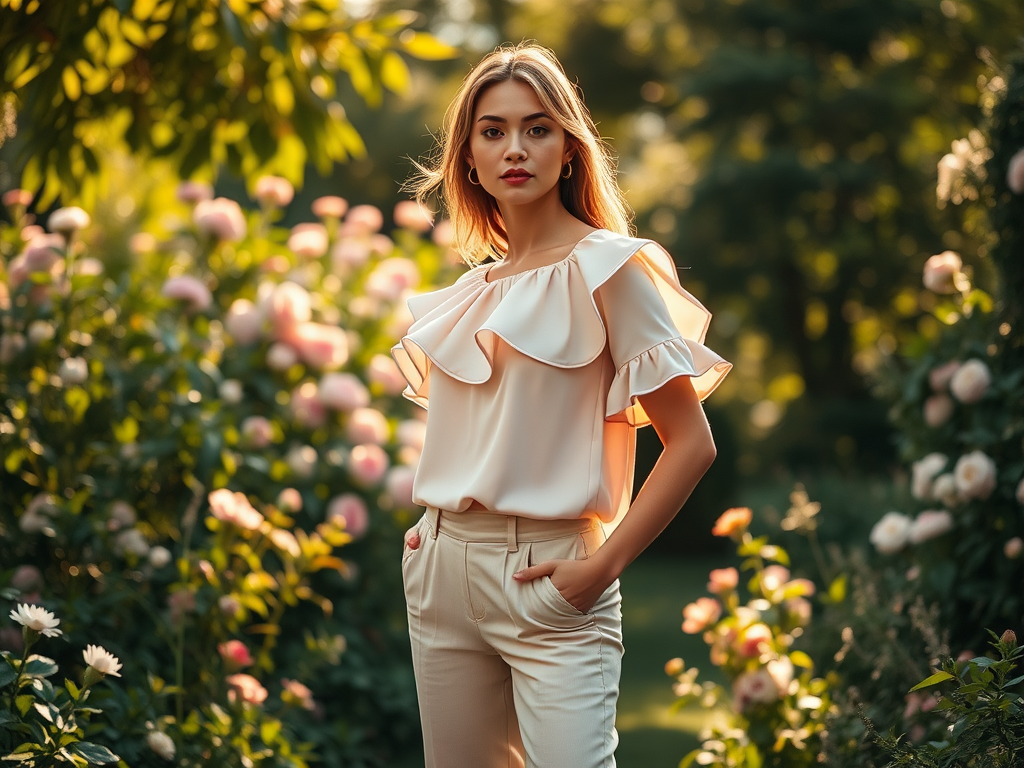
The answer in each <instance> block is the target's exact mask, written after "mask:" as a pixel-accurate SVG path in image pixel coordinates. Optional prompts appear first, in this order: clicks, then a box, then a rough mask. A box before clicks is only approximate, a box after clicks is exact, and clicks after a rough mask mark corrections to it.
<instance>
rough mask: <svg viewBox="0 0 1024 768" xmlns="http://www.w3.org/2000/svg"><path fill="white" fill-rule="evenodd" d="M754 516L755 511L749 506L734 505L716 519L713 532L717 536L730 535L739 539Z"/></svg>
mask: <svg viewBox="0 0 1024 768" xmlns="http://www.w3.org/2000/svg"><path fill="white" fill-rule="evenodd" d="M753 518H754V513H753V512H752V511H751V510H750V508H749V507H733V508H732V509H727V510H725V512H723V513H722V514H721V516H720V517H719V518H718V520H716V521H715V527H714V528H712V529H711V533H712V534H713V535H715V536H730V537H732V538H734V539H738V538H739V537H740V536H742V535H743V534H744V533H745V532H746V530H747V528H748V527H749V525H750V521H751V520H752V519H753Z"/></svg>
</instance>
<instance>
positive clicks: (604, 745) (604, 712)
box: [594, 621, 614, 766]
mask: <svg viewBox="0 0 1024 768" xmlns="http://www.w3.org/2000/svg"><path fill="white" fill-rule="evenodd" d="M594 627H595V629H597V634H598V635H599V636H600V638H601V640H600V642H599V643H598V649H597V658H598V662H599V664H598V666H599V668H600V670H601V719H602V722H603V723H604V727H603V728H602V729H601V732H602V736H601V750H602V751H603V752H604V756H602V757H601V765H602V766H605V765H607V764H608V762H607V759H608V736H609V729H608V684H607V683H606V682H605V674H604V643H605V637H604V632H602V631H601V626H600V624H598V623H597V622H596V621H595V622H594ZM612 727H614V724H612Z"/></svg>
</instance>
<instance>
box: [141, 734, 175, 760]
mask: <svg viewBox="0 0 1024 768" xmlns="http://www.w3.org/2000/svg"><path fill="white" fill-rule="evenodd" d="M146 744H148V745H149V748H150V749H152V750H153V751H154V752H156V753H157V754H158V755H160V757H162V758H163V759H164V760H173V759H174V750H175V748H174V740H173V739H172V738H171V737H170V736H168V735H167V734H166V733H164V732H162V731H150V732H149V735H148V736H146Z"/></svg>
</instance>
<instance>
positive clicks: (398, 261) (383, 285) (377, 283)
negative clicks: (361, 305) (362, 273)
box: [363, 256, 420, 302]
mask: <svg viewBox="0 0 1024 768" xmlns="http://www.w3.org/2000/svg"><path fill="white" fill-rule="evenodd" d="M419 284H420V270H419V267H417V266H416V262H414V261H413V260H412V259H407V258H405V257H404V256H392V257H391V258H387V259H384V260H382V261H381V262H380V263H379V264H378V265H377V266H376V268H375V269H374V270H373V272H371V273H370V275H369V277H367V278H366V285H365V286H364V288H363V289H364V291H365V292H366V295H367V296H370V297H371V298H374V299H379V300H381V301H388V302H393V301H397V300H398V298H399V297H400V296H401V295H402V294H403V293H405V292H406V291H408V290H412V289H414V288H416V287H418V286H419Z"/></svg>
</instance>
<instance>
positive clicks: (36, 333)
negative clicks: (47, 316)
mask: <svg viewBox="0 0 1024 768" xmlns="http://www.w3.org/2000/svg"><path fill="white" fill-rule="evenodd" d="M54 334H55V331H54V329H53V325H51V324H50V323H48V322H46V321H45V320H33V321H32V322H31V323H29V326H28V342H29V344H33V345H35V344H42V343H43V342H44V341H49V340H50V339H52V338H53V336H54Z"/></svg>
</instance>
